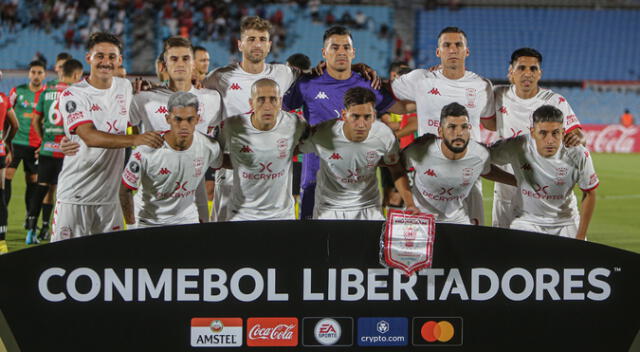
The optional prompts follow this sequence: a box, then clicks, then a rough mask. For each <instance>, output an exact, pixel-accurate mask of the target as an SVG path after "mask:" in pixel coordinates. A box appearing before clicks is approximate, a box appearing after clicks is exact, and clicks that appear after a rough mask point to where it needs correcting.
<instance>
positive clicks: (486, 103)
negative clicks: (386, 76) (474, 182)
mask: <svg viewBox="0 0 640 352" xmlns="http://www.w3.org/2000/svg"><path fill="white" fill-rule="evenodd" d="M391 87H392V88H393V94H394V95H395V97H396V98H398V99H401V100H411V101H415V102H416V110H417V114H418V134H419V135H423V134H425V133H431V134H435V135H437V134H438V126H440V112H441V111H442V108H443V107H444V106H445V105H448V104H451V103H453V102H456V103H458V104H460V105H463V106H464V107H465V108H467V111H468V112H469V121H470V122H471V126H472V128H471V136H472V138H473V139H475V140H477V141H480V140H482V139H481V138H480V119H487V118H494V116H495V111H494V110H495V105H494V100H493V88H492V86H491V82H490V81H489V80H488V79H486V78H483V77H481V76H479V75H477V74H475V73H473V72H470V71H465V73H464V76H463V77H462V78H460V79H456V80H453V79H449V78H447V77H445V76H444V75H443V74H442V70H437V71H433V72H429V71H428V70H424V69H417V70H413V71H411V72H410V73H408V74H406V75H403V76H400V77H398V78H396V79H395V80H393V83H392V85H391Z"/></svg>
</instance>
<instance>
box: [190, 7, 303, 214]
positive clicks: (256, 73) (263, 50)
mask: <svg viewBox="0 0 640 352" xmlns="http://www.w3.org/2000/svg"><path fill="white" fill-rule="evenodd" d="M270 31H271V24H270V23H269V21H267V20H264V19H262V18H260V17H246V18H245V19H243V20H242V22H241V24H240V40H238V50H239V51H240V52H241V53H242V61H241V62H240V63H237V64H231V65H229V66H226V67H222V68H218V69H216V70H214V71H213V72H211V73H209V74H208V75H207V77H206V78H205V79H204V81H202V84H203V86H204V87H206V88H209V89H215V90H217V91H218V92H220V94H221V95H222V101H223V104H222V105H223V107H224V112H223V119H224V118H226V117H229V116H234V115H240V114H246V113H249V112H250V111H251V107H250V106H249V100H251V86H252V85H253V83H254V82H256V81H257V80H259V79H262V78H269V79H272V80H274V81H276V83H278V86H279V87H280V89H281V90H282V93H283V92H286V91H287V90H288V89H289V87H290V86H291V85H292V84H293V82H295V80H296V79H297V77H298V71H297V70H296V69H293V68H291V67H289V66H287V65H281V64H267V63H265V59H266V57H267V55H268V54H269V51H270V50H271V39H270ZM232 177H233V172H231V171H230V170H219V172H216V185H215V191H214V202H213V203H214V204H213V207H214V211H213V214H212V216H213V218H214V219H215V220H216V221H224V220H226V219H227V216H226V214H227V208H226V205H227V203H228V199H229V196H230V195H231V191H232V188H233V179H232Z"/></svg>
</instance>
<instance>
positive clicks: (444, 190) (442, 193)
mask: <svg viewBox="0 0 640 352" xmlns="http://www.w3.org/2000/svg"><path fill="white" fill-rule="evenodd" d="M453 188H454V187H451V188H444V187H442V188H440V192H439V193H438V194H439V195H444V194H445V193H446V194H447V195H449V196H452V195H453V194H451V191H453Z"/></svg>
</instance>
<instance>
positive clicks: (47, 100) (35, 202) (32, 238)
mask: <svg viewBox="0 0 640 352" xmlns="http://www.w3.org/2000/svg"><path fill="white" fill-rule="evenodd" d="M61 70H62V73H61V76H62V78H61V80H60V81H59V82H57V83H56V85H55V86H51V87H47V89H46V90H45V91H44V93H42V94H41V95H40V99H39V100H38V105H36V108H35V109H34V113H35V115H36V118H35V119H33V128H34V130H35V131H36V133H37V134H38V137H39V138H41V139H42V145H41V146H40V151H39V156H38V186H37V188H36V190H35V192H34V195H33V197H32V198H31V208H30V209H29V215H28V217H27V238H26V243H27V244H34V243H37V242H39V241H41V240H44V239H46V238H47V237H48V232H49V218H50V217H51V210H52V209H53V199H46V197H45V196H47V195H48V194H54V193H55V189H56V185H57V184H58V174H59V173H60V170H61V169H62V160H63V158H64V154H63V153H62V150H61V149H60V141H61V140H62V138H63V137H64V126H63V124H62V116H61V114H60V111H59V106H58V105H57V103H58V99H59V96H60V94H61V93H62V92H63V91H64V90H65V89H67V87H69V86H70V85H71V84H74V83H76V82H78V81H80V79H81V78H82V63H80V61H78V60H75V59H69V60H66V61H65V63H64V64H63V65H62V67H61ZM43 201H44V202H43ZM40 208H42V229H41V230H40V234H38V236H37V237H36V225H37V223H36V220H37V219H38V214H39V213H40Z"/></svg>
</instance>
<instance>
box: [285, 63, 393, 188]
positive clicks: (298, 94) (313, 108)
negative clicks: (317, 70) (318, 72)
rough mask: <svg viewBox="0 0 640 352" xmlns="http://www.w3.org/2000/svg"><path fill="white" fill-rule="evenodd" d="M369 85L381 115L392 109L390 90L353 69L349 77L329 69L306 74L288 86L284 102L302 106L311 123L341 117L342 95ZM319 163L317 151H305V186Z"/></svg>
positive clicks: (313, 179)
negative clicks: (377, 87) (373, 84)
mask: <svg viewBox="0 0 640 352" xmlns="http://www.w3.org/2000/svg"><path fill="white" fill-rule="evenodd" d="M354 87H363V88H369V89H371V90H372V91H373V93H374V94H375V95H376V110H377V111H378V116H380V114H382V113H384V112H385V111H387V109H389V107H390V106H391V105H393V103H394V99H393V97H392V96H391V94H389V93H387V92H382V91H380V90H374V89H373V88H371V82H370V81H368V80H366V79H365V78H363V77H362V76H360V75H359V74H357V73H353V74H352V75H351V77H349V78H348V79H346V80H337V79H335V78H333V77H331V76H330V75H329V74H328V73H327V71H325V72H324V73H323V74H322V76H317V77H316V76H304V77H302V78H300V80H298V82H297V83H296V84H295V85H294V86H293V87H291V89H289V91H288V92H287V94H286V95H285V96H284V101H283V105H284V107H286V110H293V109H298V108H301V107H302V109H303V111H304V118H305V119H306V120H307V122H308V123H309V125H311V126H313V125H317V124H319V123H320V122H324V121H327V120H332V119H335V118H339V117H340V116H341V112H342V109H343V108H344V104H343V97H344V94H345V93H346V92H347V90H349V88H354ZM319 167H320V160H319V159H318V157H317V156H316V155H314V154H305V156H304V161H303V164H302V182H301V186H302V187H303V188H304V187H306V186H308V185H310V184H315V183H316V172H317V171H318V168H319Z"/></svg>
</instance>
